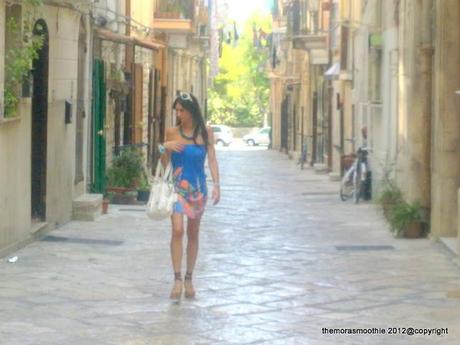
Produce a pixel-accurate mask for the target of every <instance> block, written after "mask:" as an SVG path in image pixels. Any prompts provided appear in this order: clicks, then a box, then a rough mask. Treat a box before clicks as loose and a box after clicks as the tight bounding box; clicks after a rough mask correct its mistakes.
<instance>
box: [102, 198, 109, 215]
mask: <svg viewBox="0 0 460 345" xmlns="http://www.w3.org/2000/svg"><path fill="white" fill-rule="evenodd" d="M109 204H110V199H109V197H108V195H107V193H105V194H104V198H103V199H102V214H107V211H108V209H109Z"/></svg>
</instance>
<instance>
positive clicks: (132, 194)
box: [107, 148, 143, 204]
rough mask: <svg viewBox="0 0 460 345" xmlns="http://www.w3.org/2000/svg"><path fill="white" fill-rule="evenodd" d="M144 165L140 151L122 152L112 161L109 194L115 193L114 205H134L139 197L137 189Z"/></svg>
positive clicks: (129, 150) (108, 177)
mask: <svg viewBox="0 0 460 345" xmlns="http://www.w3.org/2000/svg"><path fill="white" fill-rule="evenodd" d="M142 173H143V165H142V156H141V154H140V152H139V150H137V149H135V148H130V149H127V150H122V151H121V153H120V155H118V156H116V157H114V158H113V160H112V164H111V166H110V167H109V169H108V170H107V181H108V187H107V192H112V193H113V198H112V202H113V203H114V204H120V203H121V204H125V203H128V204H133V203H135V198H136V196H137V187H138V186H139V183H140V181H141V178H142Z"/></svg>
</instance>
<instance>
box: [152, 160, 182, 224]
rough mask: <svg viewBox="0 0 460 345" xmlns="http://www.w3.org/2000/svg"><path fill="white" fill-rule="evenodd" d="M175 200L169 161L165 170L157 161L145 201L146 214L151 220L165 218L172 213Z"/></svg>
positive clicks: (175, 195)
mask: <svg viewBox="0 0 460 345" xmlns="http://www.w3.org/2000/svg"><path fill="white" fill-rule="evenodd" d="M176 201H177V194H176V192H175V190H174V182H173V172H172V165H171V162H169V163H168V166H167V167H166V170H165V169H164V167H163V164H161V161H159V162H158V165H157V169H156V172H155V177H154V180H153V183H152V189H151V190H150V198H149V202H148V203H147V215H148V216H149V217H150V218H151V219H153V220H162V219H165V218H167V217H169V216H171V215H172V213H173V207H174V203H175V202H176Z"/></svg>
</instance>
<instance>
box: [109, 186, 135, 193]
mask: <svg viewBox="0 0 460 345" xmlns="http://www.w3.org/2000/svg"><path fill="white" fill-rule="evenodd" d="M131 191H133V189H132V188H126V187H107V192H113V193H118V194H122V193H125V192H131Z"/></svg>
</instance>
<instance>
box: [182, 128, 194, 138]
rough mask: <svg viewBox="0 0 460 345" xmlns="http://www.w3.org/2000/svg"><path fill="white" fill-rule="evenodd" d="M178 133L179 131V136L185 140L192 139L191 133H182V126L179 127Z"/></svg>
mask: <svg viewBox="0 0 460 345" xmlns="http://www.w3.org/2000/svg"><path fill="white" fill-rule="evenodd" d="M179 133H180V136H181V137H182V138H184V139H185V140H193V135H192V136H191V137H189V136H187V135H186V134H185V133H184V129H183V128H182V126H180V127H179Z"/></svg>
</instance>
